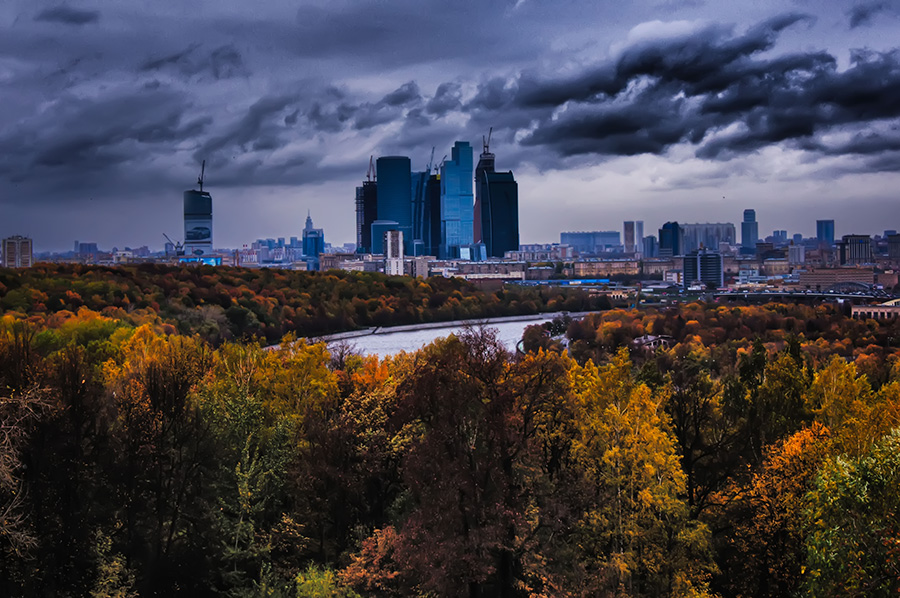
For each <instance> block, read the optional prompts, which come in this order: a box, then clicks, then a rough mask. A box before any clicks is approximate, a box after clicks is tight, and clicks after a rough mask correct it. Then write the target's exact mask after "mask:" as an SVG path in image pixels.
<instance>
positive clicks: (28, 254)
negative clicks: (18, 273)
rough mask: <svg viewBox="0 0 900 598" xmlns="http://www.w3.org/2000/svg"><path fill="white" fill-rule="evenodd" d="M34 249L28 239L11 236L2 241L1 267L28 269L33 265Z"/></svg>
mask: <svg viewBox="0 0 900 598" xmlns="http://www.w3.org/2000/svg"><path fill="white" fill-rule="evenodd" d="M33 255H34V248H33V245H32V241H31V239H30V238H29V237H23V236H21V235H13V236H12V237H8V238H6V239H3V267H4V268H30V267H31V266H32V265H33V264H34V258H33Z"/></svg>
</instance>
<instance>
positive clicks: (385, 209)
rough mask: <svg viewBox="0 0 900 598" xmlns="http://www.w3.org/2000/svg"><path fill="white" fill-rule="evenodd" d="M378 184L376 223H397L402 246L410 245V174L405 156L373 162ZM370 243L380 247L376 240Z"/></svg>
mask: <svg viewBox="0 0 900 598" xmlns="http://www.w3.org/2000/svg"><path fill="white" fill-rule="evenodd" d="M375 168H376V171H377V180H378V209H377V213H378V220H391V221H393V222H396V223H397V230H400V231H403V238H404V243H407V244H408V245H411V244H412V219H413V215H412V170H411V167H410V161H409V158H408V157H406V156H385V157H381V158H378V159H377V160H376V161H375ZM372 243H373V245H374V244H381V241H380V240H378V239H377V238H375V237H373V238H372Z"/></svg>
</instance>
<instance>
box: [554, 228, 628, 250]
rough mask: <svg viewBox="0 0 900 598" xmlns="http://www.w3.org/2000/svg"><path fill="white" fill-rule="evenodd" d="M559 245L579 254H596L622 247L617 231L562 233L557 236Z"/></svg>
mask: <svg viewBox="0 0 900 598" xmlns="http://www.w3.org/2000/svg"><path fill="white" fill-rule="evenodd" d="M559 242H560V244H561V245H571V246H572V247H573V248H574V249H575V251H577V252H578V253H580V254H588V255H591V254H597V253H602V252H604V251H607V250H610V249H614V248H618V247H620V246H621V245H622V241H621V235H620V233H619V231H614V230H608V231H607V230H595V231H584V232H582V231H573V232H564V233H560V235H559Z"/></svg>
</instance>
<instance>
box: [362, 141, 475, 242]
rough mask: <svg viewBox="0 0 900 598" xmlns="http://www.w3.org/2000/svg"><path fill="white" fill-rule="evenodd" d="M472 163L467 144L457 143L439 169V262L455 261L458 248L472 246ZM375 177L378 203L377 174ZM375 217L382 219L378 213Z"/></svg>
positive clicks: (472, 155)
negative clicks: (453, 259)
mask: <svg viewBox="0 0 900 598" xmlns="http://www.w3.org/2000/svg"><path fill="white" fill-rule="evenodd" d="M473 161H474V154H473V151H472V146H471V145H469V142H468V141H457V142H456V143H454V144H453V149H452V150H451V152H450V160H447V161H444V163H443V164H442V165H441V245H440V255H439V257H441V258H457V257H459V246H460V245H470V244H471V243H472V242H473V231H474V223H473V218H474V213H475V209H474V205H473V204H474V201H475V197H474V193H473V184H472V182H473ZM380 162H381V160H380V159H379V163H380ZM378 177H379V178H378V186H379V190H378V193H379V201H380V200H381V188H380V187H381V173H380V172H379V174H378ZM407 189H409V186H407ZM378 217H379V218H381V211H380V210H379V212H378Z"/></svg>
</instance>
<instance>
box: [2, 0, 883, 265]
mask: <svg viewBox="0 0 900 598" xmlns="http://www.w3.org/2000/svg"><path fill="white" fill-rule="evenodd" d="M599 4H601V3H588V2H577V1H574V0H573V1H569V2H567V3H566V4H565V6H564V7H561V6H560V4H559V3H558V2H552V3H551V2H544V1H538V0H519V1H517V2H513V1H510V2H505V3H504V2H499V3H491V4H490V5H488V6H483V5H482V4H481V3H480V4H479V5H478V14H479V15H480V18H478V19H473V18H472V14H474V9H473V7H472V6H470V5H469V3H468V2H467V1H463V2H461V3H459V4H458V5H454V6H448V5H446V4H445V3H441V4H438V3H432V2H430V1H423V2H412V1H410V0H403V1H397V2H391V3H386V4H385V3H380V4H377V5H374V4H371V5H370V4H367V3H358V2H354V3H351V2H328V3H325V2H321V3H320V2H310V3H304V4H303V5H302V6H300V7H299V8H298V7H297V5H296V4H293V3H284V2H273V3H266V5H265V6H263V7H253V8H252V9H251V8H249V7H248V6H246V5H245V4H240V3H232V2H228V1H224V2H216V3H213V2H199V3H194V4H192V5H191V7H190V9H189V10H190V12H185V10H186V9H184V8H181V4H180V3H175V2H160V3H155V4H154V6H153V8H152V10H151V9H146V8H137V7H132V6H114V7H110V6H107V5H103V4H99V3H91V2H77V3H68V4H60V3H57V2H24V1H20V0H14V1H13V2H10V3H7V4H4V6H3V7H0V30H2V31H3V35H2V37H0V39H2V41H0V80H3V81H4V83H5V85H3V86H2V87H0V100H2V102H3V105H4V107H5V110H4V115H3V116H0V147H2V148H3V149H4V152H3V153H2V158H0V211H2V215H3V218H2V219H0V220H2V221H0V235H3V236H9V235H14V234H22V235H26V236H29V237H31V238H33V239H34V242H35V249H36V250H40V251H43V250H66V249H67V248H69V247H71V245H72V242H73V241H74V240H75V239H80V240H82V241H91V242H97V243H99V244H101V245H104V246H107V247H109V246H113V245H120V246H121V245H125V244H131V245H135V246H139V245H143V244H147V245H150V246H151V247H160V246H162V244H163V242H164V239H163V238H162V234H163V233H167V234H169V235H170V236H177V235H178V231H179V230H181V229H182V222H181V219H182V216H183V209H182V205H181V203H182V193H183V192H184V190H186V189H189V188H190V187H191V183H192V182H193V181H194V180H195V179H196V176H197V174H198V173H199V170H200V169H199V165H200V162H201V160H203V159H207V160H208V163H207V181H208V183H207V188H208V189H209V191H210V192H211V193H212V195H213V198H214V207H213V209H214V213H215V218H216V232H215V235H216V238H215V242H216V245H221V246H232V247H237V246H240V245H241V244H243V243H246V242H247V240H248V239H254V238H259V237H270V236H283V235H290V234H297V232H299V231H300V230H301V229H302V226H303V220H304V218H305V215H306V213H307V210H310V209H312V211H313V213H315V214H317V224H318V225H319V226H321V227H322V228H323V229H325V230H326V231H327V233H328V236H329V239H331V240H332V241H333V242H335V243H338V244H340V243H343V242H347V241H353V240H354V239H355V234H354V201H355V196H354V192H355V188H356V186H358V184H359V181H360V180H362V179H363V178H364V176H365V173H366V168H367V166H368V161H369V156H370V155H376V156H378V155H381V156H389V155H406V156H409V157H410V158H411V160H412V169H413V170H414V171H418V170H423V169H424V168H425V165H426V164H427V162H428V156H429V154H430V151H431V148H432V146H437V147H438V148H443V147H450V146H452V143H453V142H454V141H456V140H466V141H470V142H471V143H472V145H473V146H476V147H477V146H478V142H479V141H480V139H481V136H482V135H484V134H486V133H487V131H488V129H489V128H490V127H493V142H492V150H493V151H495V152H496V153H497V154H498V156H500V155H502V157H503V164H504V169H510V170H512V171H513V172H514V173H515V178H516V181H517V182H518V185H519V214H520V229H521V242H523V243H527V242H552V241H554V240H556V239H558V235H559V233H560V232H561V231H566V230H607V229H616V230H621V225H622V222H623V221H626V220H643V221H644V222H646V223H647V230H648V231H652V230H655V228H656V227H657V226H659V225H661V224H662V223H664V222H666V221H667V220H677V221H679V222H707V221H708V222H733V223H737V222H739V221H740V215H741V213H742V212H743V210H744V209H755V210H756V213H757V222H758V223H759V230H760V233H759V234H760V236H761V237H765V236H766V235H768V234H769V232H770V231H772V230H775V229H786V230H788V231H789V232H790V233H794V232H800V233H802V234H803V235H804V236H805V237H811V236H814V235H815V227H816V220H821V219H834V220H835V235H836V236H837V237H840V236H842V235H844V234H850V233H866V234H872V235H875V234H880V232H881V230H882V229H884V228H897V224H896V223H895V222H892V221H890V219H888V220H887V221H886V219H885V211H886V210H890V208H891V207H892V205H893V204H892V202H894V201H896V189H897V188H898V184H900V175H898V174H897V170H898V168H897V167H898V166H900V136H898V135H897V133H896V131H895V128H896V125H897V119H898V117H900V102H898V101H897V99H898V98H900V54H898V53H897V52H892V50H894V49H895V47H894V46H895V45H896V42H893V40H894V39H895V38H896V35H895V34H896V32H897V30H898V24H900V20H898V12H897V10H898V9H897V8H896V7H895V6H893V5H891V4H888V3H883V2H821V3H811V2H802V1H799V0H798V1H796V2H794V3H792V4H791V5H790V7H789V10H787V11H785V10H784V7H785V5H784V3H776V2H760V3H754V4H753V5H752V6H749V5H742V6H740V7H738V6H719V5H713V4H711V3H709V4H708V3H704V2H702V1H697V0H686V1H685V2H671V1H669V2H658V1H657V2H635V3H629V4H628V5H627V6H600V5H599ZM862 50H866V51H862ZM486 57H487V58H486ZM798 81H799V82H801V83H798ZM888 213H889V214H890V213H892V212H890V211H889V212H888ZM288 223H290V224H288Z"/></svg>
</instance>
